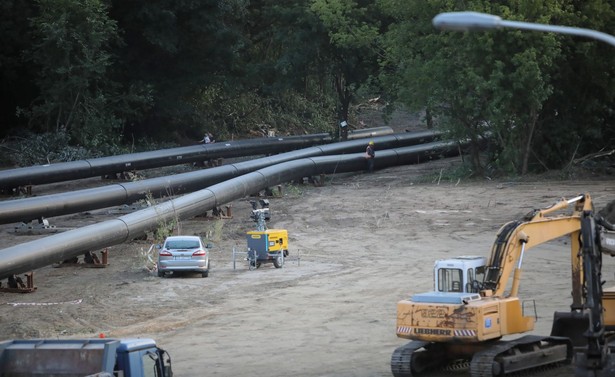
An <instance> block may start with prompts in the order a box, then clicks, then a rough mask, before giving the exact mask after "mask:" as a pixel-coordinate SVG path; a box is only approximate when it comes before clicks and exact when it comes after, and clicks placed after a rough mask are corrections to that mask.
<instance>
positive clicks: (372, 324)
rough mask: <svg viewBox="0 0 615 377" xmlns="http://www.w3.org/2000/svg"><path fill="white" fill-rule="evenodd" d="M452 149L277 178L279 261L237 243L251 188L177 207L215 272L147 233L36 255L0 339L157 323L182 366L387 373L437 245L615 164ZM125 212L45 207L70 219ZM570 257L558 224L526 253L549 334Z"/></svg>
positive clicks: (585, 185)
mask: <svg viewBox="0 0 615 377" xmlns="http://www.w3.org/2000/svg"><path fill="white" fill-rule="evenodd" d="M459 163H460V160H459V159H457V158H455V159H448V160H445V161H436V162H432V163H429V164H424V165H418V166H404V167H396V168H389V169H385V170H381V171H377V172H375V173H373V174H359V175H336V176H330V177H328V178H327V181H326V184H325V185H324V186H322V187H314V186H311V185H303V186H294V187H291V186H286V187H284V189H283V195H282V196H281V197H276V198H270V202H271V211H272V219H271V221H270V223H269V224H268V225H269V228H285V229H288V231H289V236H290V253H291V257H293V258H294V260H293V259H292V258H291V259H289V260H287V261H286V264H285V266H284V268H282V269H275V268H274V267H273V266H271V265H265V266H263V267H261V268H260V269H258V270H254V271H250V270H249V269H248V266H247V264H246V262H245V261H244V260H242V259H240V260H238V261H237V264H236V269H234V268H233V259H232V250H233V248H236V249H237V250H242V251H243V250H245V236H244V234H245V232H246V231H249V230H253V229H254V227H255V224H254V222H253V221H252V220H251V219H250V218H249V214H250V204H249V199H250V198H244V199H241V200H237V201H235V202H233V203H232V214H233V217H232V219H226V220H211V219H207V218H197V219H193V220H190V221H183V222H181V223H180V227H181V233H184V234H199V235H203V236H204V237H207V238H209V239H210V240H211V241H213V242H214V244H215V247H214V248H213V249H212V253H211V254H212V255H211V258H212V264H213V269H212V272H211V274H210V276H209V277H208V278H200V277H198V276H197V275H186V276H182V277H175V278H164V279H161V278H158V277H156V276H155V275H154V274H152V273H151V272H149V271H148V268H151V267H152V264H151V262H149V261H148V250H149V248H150V246H151V243H152V242H153V241H152V240H151V239H150V240H148V241H134V242H132V243H130V244H124V245H117V246H113V247H111V248H109V255H110V260H109V262H110V264H109V266H108V267H107V268H102V269H93V268H79V267H63V268H53V267H51V266H49V267H45V268H42V269H40V270H37V271H36V272H35V283H36V285H37V286H38V289H37V290H36V292H34V293H30V294H9V293H0V324H1V326H0V339H9V338H22V337H27V338H32V337H53V338H55V337H85V336H88V337H89V336H97V335H98V334H100V333H104V334H105V335H106V336H107V337H152V338H154V339H156V340H157V342H158V343H159V344H160V346H162V347H163V348H165V349H167V350H168V351H169V352H170V354H171V355H172V358H173V369H174V371H175V375H177V376H186V377H191V376H204V375H208V376H268V377H276V376H280V377H282V376H289V375H297V376H357V377H368V376H370V377H371V376H390V375H391V373H390V369H389V362H390V356H391V353H392V352H393V350H394V349H395V348H396V347H398V346H400V345H402V344H404V343H405V341H404V340H402V339H398V338H397V337H396V335H395V318H396V303H397V301H399V300H400V299H403V298H406V297H408V296H409V295H410V294H411V293H416V292H422V291H427V290H430V289H431V288H432V266H433V262H434V260H436V259H440V258H447V257H452V256H457V255H468V254H475V255H488V254H489V251H490V248H491V244H492V242H493V240H494V238H495V234H496V232H497V230H498V229H499V227H500V226H501V225H503V224H504V223H506V222H508V221H512V220H515V219H518V218H520V217H521V216H522V215H524V214H526V213H528V212H529V211H530V210H532V209H535V208H544V207H547V206H549V205H551V204H553V203H554V202H555V201H556V200H558V199H559V198H561V197H572V196H574V195H575V194H578V193H583V192H589V193H590V194H592V196H593V199H594V202H595V204H596V205H597V207H598V208H601V206H602V205H605V204H606V203H607V202H609V201H611V200H613V199H615V180H597V181H587V180H583V181H578V182H575V181H544V180H543V179H538V178H537V179H536V180H535V181H525V182H503V181H497V182H496V181H489V180H485V181H474V182H470V183H466V182H457V181H454V182H450V181H445V180H438V172H439V171H440V170H441V169H442V168H443V167H447V166H451V165H455V164H459ZM426 175H428V176H429V177H433V179H425V176H426ZM69 185H70V184H69ZM54 187H55V188H56V189H62V187H60V188H58V186H57V185H56V186H54ZM36 190H37V188H35V193H36ZM41 190H42V189H41ZM41 193H42V192H41ZM116 213H117V209H106V210H98V211H93V212H91V213H88V214H78V215H71V216H63V217H59V218H56V219H51V222H52V224H53V225H56V226H57V227H67V228H70V227H77V226H80V225H83V224H86V223H87V224H89V223H92V222H97V221H102V220H105V219H108V218H110V217H112V216H115V215H116ZM0 231H1V232H2V239H3V240H4V244H5V245H6V246H8V245H12V244H16V243H22V242H26V241H27V240H29V239H32V238H34V237H37V236H16V235H15V234H14V232H13V225H10V226H8V225H5V226H2V228H0ZM150 257H151V255H150ZM296 258H300V260H297V259H296ZM604 262H605V263H604V264H605V267H604V273H603V277H604V279H605V280H606V281H607V282H606V285H607V286H610V285H615V277H614V272H615V268H614V267H615V261H614V260H612V259H605V261H604ZM569 266H570V261H569V249H568V245H567V242H566V240H563V239H561V240H557V241H554V242H550V243H548V244H546V245H543V246H541V247H538V248H536V249H532V251H531V252H529V253H528V254H527V255H526V258H525V260H524V267H525V272H524V277H523V281H522V286H521V292H520V295H521V296H522V297H523V298H524V299H527V300H535V301H534V302H535V303H536V309H537V315H538V317H539V319H538V323H537V326H536V329H535V331H534V333H536V334H548V333H549V332H550V328H551V322H552V316H553V312H554V311H556V310H564V311H565V310H567V309H568V307H569V305H570V298H569V295H570V284H571V283H570V272H569V268H570V267H569ZM440 374H446V373H444V372H442V373H440ZM456 375H467V372H465V373H464V372H461V373H458V374H456ZM541 375H553V376H555V375H557V376H568V375H570V376H571V375H572V372H571V369H570V368H569V367H568V368H566V367H563V368H560V369H557V370H555V371H552V372H549V373H548V374H541Z"/></svg>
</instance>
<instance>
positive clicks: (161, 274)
mask: <svg viewBox="0 0 615 377" xmlns="http://www.w3.org/2000/svg"><path fill="white" fill-rule="evenodd" d="M158 277H159V278H163V277H164V272H163V271H160V270H158Z"/></svg>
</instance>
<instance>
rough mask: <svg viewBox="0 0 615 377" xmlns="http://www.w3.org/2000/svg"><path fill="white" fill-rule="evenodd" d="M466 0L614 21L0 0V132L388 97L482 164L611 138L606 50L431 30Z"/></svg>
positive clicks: (126, 127) (611, 25)
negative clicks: (467, 146)
mask: <svg viewBox="0 0 615 377" xmlns="http://www.w3.org/2000/svg"><path fill="white" fill-rule="evenodd" d="M460 10H474V11H480V12H486V13H492V14H497V15H500V16H502V17H503V18H506V19H511V20H517V21H527V22H537V23H550V24H559V25H568V26H577V27H583V28H589V29H595V30H600V31H604V32H607V33H608V32H610V31H612V30H615V7H614V6H613V4H612V2H610V1H606V0H586V1H577V0H542V1H538V0H507V1H498V2H492V1H486V0H469V1H464V2H457V1H451V0H429V1H425V0H285V1H276V0H262V1H249V0H202V1H188V0H176V1H168V0H148V1H144V0H133V1H124V0H35V1H32V2H23V1H18V0H5V1H3V2H1V4H0V11H1V12H0V18H1V20H2V23H1V25H2V33H0V46H2V49H0V66H1V67H2V70H1V71H0V82H1V83H2V86H1V88H2V89H1V92H0V95H1V96H2V101H1V102H0V108H1V113H0V120H1V121H2V123H3V127H2V129H1V130H0V132H1V133H2V136H4V137H12V138H15V137H25V138H26V139H27V140H30V141H32V140H34V141H35V143H36V145H38V144H40V143H43V144H44V143H45V141H46V140H49V143H50V144H51V142H52V140H55V141H56V142H57V144H59V145H62V146H64V147H63V148H65V149H66V148H68V150H70V153H58V152H55V151H52V150H51V149H50V148H36V149H37V150H43V151H47V152H45V156H44V159H61V158H65V159H70V158H78V157H79V156H82V155H83V154H84V153H86V152H84V151H90V153H92V152H94V153H98V154H110V153H115V152H116V151H118V147H120V146H121V145H126V144H134V143H137V144H139V143H144V142H146V141H147V142H149V141H159V142H162V141H165V142H167V141H173V142H180V143H181V142H188V141H190V142H195V141H196V140H199V139H200V138H201V137H202V135H203V133H204V132H213V133H214V135H215V137H216V138H218V139H230V138H233V137H236V136H237V135H242V136H243V135H246V134H249V133H255V132H256V133H264V132H266V131H268V130H270V129H276V130H278V132H288V133H300V132H321V131H331V132H334V131H335V130H336V129H337V125H338V123H339V121H341V120H348V119H349V118H351V117H352V108H353V105H357V104H359V103H361V102H362V101H363V100H364V99H365V98H367V96H374V97H375V96H377V97H380V98H382V99H385V100H386V101H387V103H388V105H389V107H390V108H394V107H395V106H400V105H401V106H405V107H408V108H410V109H411V110H412V111H420V112H423V114H425V117H424V121H425V125H426V126H428V127H440V128H442V129H444V130H446V131H448V132H450V136H451V137H456V138H469V139H470V140H471V141H472V142H473V146H474V148H472V153H471V157H472V158H471V161H472V166H473V170H474V171H475V173H482V172H483V170H484V169H487V168H488V169H490V170H494V171H500V172H505V173H513V174H525V173H527V172H530V171H542V170H546V169H552V168H561V167H565V166H567V165H568V164H570V162H571V161H573V160H574V159H576V158H579V157H581V156H585V155H589V154H591V153H595V152H599V151H608V150H610V149H612V145H613V141H614V140H615V128H614V127H613V126H612V123H613V117H614V114H615V112H614V106H613V95H614V91H613V89H614V84H615V75H614V73H615V54H614V53H613V50H612V48H613V46H609V45H607V44H605V43H601V42H597V41H595V40H591V39H581V38H578V37H570V36H565V35H560V34H549V33H538V32H527V31H518V30H501V31H497V32H464V33H460V32H442V31H438V30H436V29H435V28H434V27H433V26H432V24H431V20H432V18H433V17H434V16H435V15H436V14H438V13H440V12H446V11H460ZM31 135H38V136H35V137H33V136H31ZM50 135H59V136H61V137H51V136H50ZM485 139H487V142H485ZM23 145H24V144H22V146H21V147H20V148H23V149H22V150H25V149H27V148H28V146H27V145H28V144H27V143H26V144H25V145H26V146H25V147H24V146H23ZM485 145H487V148H486V151H487V158H486V159H485V158H484V154H479V150H480V149H481V148H482V150H485V148H484V146H485ZM32 160H35V158H34V157H32V158H29V159H28V161H27V163H32V162H33V161H32Z"/></svg>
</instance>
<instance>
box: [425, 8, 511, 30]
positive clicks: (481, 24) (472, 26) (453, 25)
mask: <svg viewBox="0 0 615 377" xmlns="http://www.w3.org/2000/svg"><path fill="white" fill-rule="evenodd" d="M501 21H502V19H501V18H500V17H498V16H494V15H492V14H486V13H478V12H447V13H440V14H438V15H437V16H436V17H434V18H433V20H432V23H433V26H435V27H436V28H437V29H440V30H451V31H469V30H489V29H498V28H499V27H500V26H501Z"/></svg>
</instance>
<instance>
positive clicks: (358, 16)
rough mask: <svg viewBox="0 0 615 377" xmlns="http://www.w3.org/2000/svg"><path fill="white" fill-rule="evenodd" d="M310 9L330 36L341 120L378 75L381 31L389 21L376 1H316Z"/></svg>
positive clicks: (330, 61) (331, 68)
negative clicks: (357, 97) (362, 89)
mask: <svg viewBox="0 0 615 377" xmlns="http://www.w3.org/2000/svg"><path fill="white" fill-rule="evenodd" d="M311 10H312V11H313V12H314V13H315V14H316V15H317V16H318V17H319V18H320V20H321V22H322V25H323V26H324V29H325V30H326V32H327V34H328V36H329V44H330V48H329V49H328V50H327V51H326V52H327V60H328V61H329V64H330V75H331V80H332V83H333V86H334V88H335V91H336V93H337V96H338V100H339V110H338V117H339V120H347V119H348V111H349V108H350V104H351V103H352V101H353V100H355V96H356V94H357V92H359V90H360V88H361V87H362V86H364V85H367V84H369V82H370V78H371V77H373V76H377V74H378V69H379V60H380V58H381V56H382V52H383V51H382V49H381V41H380V36H381V31H382V30H383V29H384V28H386V27H387V25H386V24H387V22H386V21H388V18H386V17H384V15H383V14H382V13H381V12H380V8H379V7H377V4H376V2H375V1H373V0H360V1H356V0H313V1H312V4H311Z"/></svg>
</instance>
